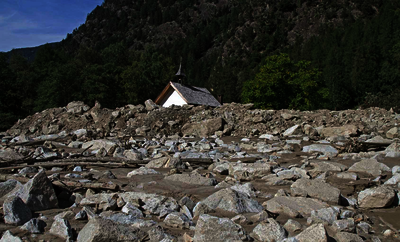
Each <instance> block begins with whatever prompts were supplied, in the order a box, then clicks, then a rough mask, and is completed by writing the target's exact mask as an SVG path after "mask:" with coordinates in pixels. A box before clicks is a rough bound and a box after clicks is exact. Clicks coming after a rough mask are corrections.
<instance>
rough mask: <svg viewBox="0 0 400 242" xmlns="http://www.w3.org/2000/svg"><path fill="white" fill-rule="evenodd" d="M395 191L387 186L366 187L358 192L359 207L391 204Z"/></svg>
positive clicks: (376, 206) (377, 206)
mask: <svg viewBox="0 0 400 242" xmlns="http://www.w3.org/2000/svg"><path fill="white" fill-rule="evenodd" d="M395 196H396V194H395V192H394V190H393V189H392V188H390V187H387V186H379V187H375V188H368V189H365V190H364V191H361V192H360V193H359V194H358V205H359V207H360V208H385V207H389V206H390V205H392V204H393V201H394V199H395Z"/></svg>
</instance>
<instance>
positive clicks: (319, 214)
mask: <svg viewBox="0 0 400 242" xmlns="http://www.w3.org/2000/svg"><path fill="white" fill-rule="evenodd" d="M339 212H340V210H339V209H336V208H333V207H329V208H322V209H319V210H314V211H312V212H311V219H312V221H313V222H320V223H327V224H329V225H332V224H333V222H335V220H336V219H337V218H338V215H339Z"/></svg>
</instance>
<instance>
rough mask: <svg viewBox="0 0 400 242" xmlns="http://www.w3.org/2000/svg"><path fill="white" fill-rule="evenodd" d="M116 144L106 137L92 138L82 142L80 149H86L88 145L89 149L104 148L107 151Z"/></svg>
mask: <svg viewBox="0 0 400 242" xmlns="http://www.w3.org/2000/svg"><path fill="white" fill-rule="evenodd" d="M116 146H117V144H116V143H115V142H113V141H110V140H106V139H99V140H92V141H88V142H85V143H83V144H82V149H87V148H89V147H90V149H91V150H100V149H101V148H104V149H105V150H106V151H107V153H109V152H110V150H111V149H114V148H115V147H116Z"/></svg>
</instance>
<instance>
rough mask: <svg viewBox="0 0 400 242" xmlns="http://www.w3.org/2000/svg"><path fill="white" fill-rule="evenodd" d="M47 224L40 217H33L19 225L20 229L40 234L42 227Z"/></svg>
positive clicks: (42, 231)
mask: <svg viewBox="0 0 400 242" xmlns="http://www.w3.org/2000/svg"><path fill="white" fill-rule="evenodd" d="M46 226H47V224H46V223H45V222H44V221H43V220H40V219H37V218H33V219H31V220H29V221H28V222H26V223H25V224H24V225H22V226H21V230H25V231H28V232H29V233H31V234H41V233H44V228H45V227H46Z"/></svg>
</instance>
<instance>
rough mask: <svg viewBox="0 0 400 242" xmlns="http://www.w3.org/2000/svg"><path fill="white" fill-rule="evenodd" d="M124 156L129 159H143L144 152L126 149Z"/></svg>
mask: <svg viewBox="0 0 400 242" xmlns="http://www.w3.org/2000/svg"><path fill="white" fill-rule="evenodd" d="M124 156H125V157H126V158H127V159H128V160H143V155H142V153H140V152H137V151H134V150H125V151H124Z"/></svg>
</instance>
